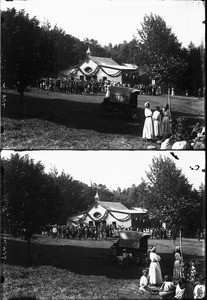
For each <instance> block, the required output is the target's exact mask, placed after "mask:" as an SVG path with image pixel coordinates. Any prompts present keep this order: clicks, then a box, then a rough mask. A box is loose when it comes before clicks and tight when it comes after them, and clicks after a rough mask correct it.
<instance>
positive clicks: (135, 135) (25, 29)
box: [1, 0, 205, 150]
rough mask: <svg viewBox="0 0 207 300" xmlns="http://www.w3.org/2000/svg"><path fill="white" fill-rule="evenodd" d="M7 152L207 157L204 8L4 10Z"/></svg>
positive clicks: (27, 5) (119, 4) (126, 1)
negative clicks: (206, 153)
mask: <svg viewBox="0 0 207 300" xmlns="http://www.w3.org/2000/svg"><path fill="white" fill-rule="evenodd" d="M1 56H2V57H1V149H13V150H21V149H27V150H38V149H42V150H47V149H67V150H69V149H70V150H107V149H109V150H122V149H123V150H126V149H127V150H139V149H140V150H141V149H142V150H143V149H154V150H160V149H163V150H165V149H167V150H168V149H174V150H178V149H196V150H198V149H205V114H204V103H205V1H176V0H175V1H168V0H166V1H158V0H157V1H156V0H154V1H141V0H99V1H97V0H96V1H95V0H84V1H83V0H76V1H73V0H67V1H66V0H59V1H55V0H41V1H39V0H27V1H15V0H14V1H6V0H4V1H1Z"/></svg>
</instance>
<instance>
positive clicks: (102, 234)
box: [42, 224, 132, 240]
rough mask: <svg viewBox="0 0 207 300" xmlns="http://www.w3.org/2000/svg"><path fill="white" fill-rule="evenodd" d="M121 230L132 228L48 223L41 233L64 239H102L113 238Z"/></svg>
mask: <svg viewBox="0 0 207 300" xmlns="http://www.w3.org/2000/svg"><path fill="white" fill-rule="evenodd" d="M121 230H132V228H131V227H128V228H125V227H123V226H117V227H116V226H114V225H113V224H111V225H105V226H89V225H86V224H82V225H78V226H74V225H65V226H64V225H63V226H60V225H57V224H56V225H50V226H47V228H44V229H43V230H42V234H44V235H47V236H51V237H53V238H64V239H70V238H72V239H80V240H82V239H83V240H86V239H92V240H93V239H94V240H103V239H105V240H106V239H107V238H115V237H117V236H118V232H119V231H121Z"/></svg>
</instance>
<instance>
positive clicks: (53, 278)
mask: <svg viewBox="0 0 207 300" xmlns="http://www.w3.org/2000/svg"><path fill="white" fill-rule="evenodd" d="M4 238H5V240H6V249H7V251H6V260H5V264H4V265H3V274H4V277H5V282H4V285H3V299H4V300H8V299H10V300H11V299H40V300H43V299H51V300H52V299H54V300H57V299H61V300H66V299H159V297H158V296H157V295H152V294H150V293H148V292H142V291H139V289H138V287H139V278H140V276H141V271H142V268H143V267H144V266H142V267H141V266H140V267H139V266H133V267H131V268H125V267H124V266H122V265H117V264H111V263H110V262H109V260H108V254H109V247H110V246H111V245H112V243H113V242H114V241H115V240H114V239H110V240H107V241H102V240H101V241H100V240H97V241H95V240H94V241H92V240H91V239H89V240H86V241H84V240H71V239H69V240H67V239H59V238H57V239H53V238H51V237H44V236H37V237H36V239H35V240H33V242H32V252H33V257H36V259H35V260H34V264H33V266H30V267H29V266H27V265H26V262H27V259H28V256H27V244H26V242H24V241H22V240H21V239H15V238H10V237H8V236H7V237H4ZM151 245H155V246H156V248H157V253H158V254H159V255H160V256H161V269H162V274H163V276H164V275H166V274H170V275H172V268H173V262H174V258H173V254H172V252H173V249H174V246H173V244H172V241H171V240H155V239H153V240H152V239H150V240H149V246H151ZM176 245H179V240H177V241H176ZM204 247H205V246H204V241H203V240H202V241H199V242H198V241H197V240H196V239H185V238H184V239H183V251H184V260H185V261H186V260H194V261H195V260H199V261H200V262H201V268H200V272H203V273H205V264H204ZM146 266H147V267H148V266H149V263H147V264H146ZM29 297H31V298H29Z"/></svg>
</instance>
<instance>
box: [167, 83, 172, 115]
mask: <svg viewBox="0 0 207 300" xmlns="http://www.w3.org/2000/svg"><path fill="white" fill-rule="evenodd" d="M167 102H168V105H169V110H170V112H171V98H170V88H169V89H168V95H167Z"/></svg>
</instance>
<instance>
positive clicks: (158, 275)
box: [149, 247, 162, 285]
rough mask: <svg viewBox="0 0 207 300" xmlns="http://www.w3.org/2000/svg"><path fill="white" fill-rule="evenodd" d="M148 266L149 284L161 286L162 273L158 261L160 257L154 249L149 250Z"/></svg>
mask: <svg viewBox="0 0 207 300" xmlns="http://www.w3.org/2000/svg"><path fill="white" fill-rule="evenodd" d="M149 257H150V260H151V263H150V266H149V282H150V284H153V285H161V284H162V272H161V268H160V263H159V262H160V260H161V257H160V256H159V255H157V254H156V248H155V247H151V248H150V255H149Z"/></svg>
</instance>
